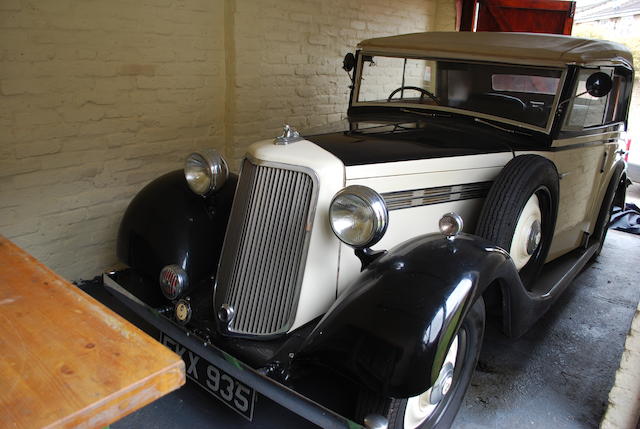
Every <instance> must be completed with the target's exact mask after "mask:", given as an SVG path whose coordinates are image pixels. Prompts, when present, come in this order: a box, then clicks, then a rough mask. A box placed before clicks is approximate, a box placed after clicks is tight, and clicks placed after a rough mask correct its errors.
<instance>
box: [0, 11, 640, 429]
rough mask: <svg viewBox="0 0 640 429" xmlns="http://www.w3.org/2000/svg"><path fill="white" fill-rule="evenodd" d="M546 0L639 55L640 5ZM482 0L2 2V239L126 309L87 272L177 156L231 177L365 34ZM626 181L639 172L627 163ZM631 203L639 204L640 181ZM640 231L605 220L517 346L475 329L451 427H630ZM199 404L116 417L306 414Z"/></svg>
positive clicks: (326, 103) (103, 259)
mask: <svg viewBox="0 0 640 429" xmlns="http://www.w3.org/2000/svg"><path fill="white" fill-rule="evenodd" d="M497 3H499V2H496V4H497ZM507 3H508V2H507ZM512 3H513V2H512ZM516 3H518V2H516ZM531 3H535V2H533V1H522V2H520V5H521V6H522V7H525V6H526V7H529V6H531ZM560 3H567V4H571V5H573V6H571V7H569V6H567V7H568V9H567V10H570V11H571V23H570V26H569V27H568V30H567V22H568V21H567V20H563V21H562V25H561V29H560V30H559V32H560V33H562V32H563V31H564V34H571V31H572V32H573V33H572V34H574V35H582V36H587V37H605V38H613V37H617V38H618V39H617V40H616V41H618V42H621V43H627V44H629V47H630V48H631V49H632V50H633V52H634V55H635V54H637V53H639V52H640V25H637V24H638V23H640V5H639V4H638V2H633V1H626V0H615V1H613V2H608V3H610V4H609V5H608V6H607V5H606V4H605V3H607V2H604V1H600V0H578V1H577V2H575V3H574V2H560ZM525 4H526V5H525ZM612 4H613V6H612ZM489 6H491V2H490V1H487V2H482V1H480V2H478V1H467V0H397V1H395V2H388V1H382V0H368V1H365V0H345V1H338V0H331V1H326V0H325V1H323V0H298V1H294V0H212V1H206V0H148V1H138V2H131V1H123V0H117V1H111V2H102V1H98V0H0V129H1V130H2V132H1V133H0V235H2V236H4V237H6V238H7V239H9V240H11V241H12V242H13V243H15V244H16V245H18V246H19V247H21V248H22V249H24V250H25V251H26V252H28V253H29V254H31V255H33V257H35V258H36V259H37V260H38V261H40V262H41V263H42V264H44V265H46V266H47V267H49V268H50V269H51V270H53V271H55V272H56V273H58V274H59V275H60V276H62V277H63V278H64V279H66V280H68V281H71V282H74V283H75V284H77V285H79V286H80V288H81V289H82V290H83V291H84V292H86V293H88V294H89V295H91V296H93V297H95V298H96V299H98V300H99V301H101V302H102V303H104V304H105V305H107V306H108V307H110V308H111V309H112V310H114V311H115V312H117V313H120V314H122V315H123V316H124V317H125V318H127V319H130V320H131V319H135V316H134V315H132V314H131V313H130V312H128V311H127V309H126V308H124V307H122V306H121V305H119V304H118V303H117V302H116V300H114V299H113V298H112V297H111V296H110V295H109V294H107V293H106V292H105V291H104V290H103V289H102V286H101V284H100V281H99V280H96V276H100V275H101V274H102V273H103V272H107V271H110V270H112V269H115V268H118V262H117V259H116V255H115V246H116V238H117V231H118V226H119V222H120V219H121V218H122V215H123V213H124V211H125V210H126V208H127V205H128V204H129V202H130V201H131V199H132V198H133V197H134V195H135V194H136V193H137V192H138V191H139V190H140V189H141V188H142V187H144V186H145V185H146V184H147V183H149V182H150V181H151V180H152V179H154V178H156V177H158V176H160V175H161V174H164V173H165V172H167V171H171V170H177V169H181V168H182V165H183V162H184V158H185V156H186V155H187V154H189V153H191V152H195V151H198V150H203V149H207V148H215V149H217V150H218V151H220V153H222V154H223V155H224V156H225V158H226V159H227V160H228V161H229V163H230V168H231V169H232V170H233V171H236V172H237V171H238V169H239V167H240V163H241V161H242V159H243V155H244V153H245V150H246V148H247V147H248V146H249V145H250V144H251V143H253V142H255V141H257V140H260V139H266V138H273V137H275V136H277V135H279V134H280V130H281V129H282V125H283V124H285V123H286V124H291V125H293V126H295V127H296V128H298V129H301V130H304V129H305V128H309V127H314V126H319V125H325V124H328V123H331V122H335V121H339V120H341V119H343V118H344V116H345V114H346V108H347V105H348V101H349V85H350V83H351V82H350V79H349V76H348V75H347V74H346V73H345V72H344V70H342V59H343V57H344V54H345V53H347V52H353V50H354V47H355V46H356V44H357V43H358V42H359V41H361V40H363V39H368V38H372V37H380V36H387V35H395V34H402V33H412V32H423V31H455V30H473V29H475V30H478V31H496V30H495V29H493V30H492V29H491V28H488V27H487V28H483V27H482V25H481V24H482V23H483V22H486V21H480V24H479V23H478V22H475V21H474V20H475V19H477V17H478V16H481V11H480V9H479V8H482V7H487V8H488V7H489ZM531 7H534V6H531ZM607 7H608V9H606V8H607ZM604 9H606V10H604ZM487 10H488V9H487ZM574 12H575V15H573V13H574ZM474 13H475V14H476V15H474ZM487 13H488V12H487ZM478 14H479V15H478ZM616 14H617V15H616ZM509 19H510V20H509V21H508V22H507V24H509V25H513V28H512V29H511V31H525V30H522V28H525V29H527V28H528V29H529V30H526V31H534V30H535V29H534V28H531V26H532V25H537V24H538V23H539V22H540V20H535V19H534V20H533V21H526V20H524V19H521V20H520V19H517V18H513V17H511V18H509ZM474 22H475V24H474ZM503 24H504V23H503ZM516 24H521V25H522V26H524V27H517V26H516ZM616 26H617V27H616ZM472 27H473V28H472ZM501 30H506V29H505V28H501ZM567 31H569V32H567ZM621 37H624V40H623V39H621ZM635 60H636V64H638V63H640V59H639V58H638V57H637V56H636V58H635ZM639 105H640V82H639V81H638V77H637V76H636V80H635V88H634V98H633V100H632V110H631V113H630V115H629V118H630V132H629V140H630V141H631V150H630V154H629V161H630V162H631V167H630V170H631V169H638V170H637V171H639V172H640V168H638V167H637V166H638V165H640V108H638V107H637V106H639ZM636 160H638V161H636ZM632 179H634V181H640V174H638V176H637V177H635V178H634V177H633V176H632ZM627 196H628V202H634V203H635V204H636V205H638V206H640V185H639V184H637V183H636V184H634V185H632V186H631V187H629V189H628V194H627ZM168 203H170V202H168ZM639 240H640V238H639V237H638V236H637V235H633V234H629V233H624V232H620V231H615V230H611V231H609V235H608V238H607V241H606V242H605V245H604V250H603V252H602V256H601V257H600V258H599V259H598V261H597V262H595V263H593V264H591V265H589V266H588V267H587V268H586V269H585V270H584V271H583V272H582V273H581V274H580V275H579V276H578V277H577V278H576V279H575V280H574V282H573V284H572V286H571V287H569V288H568V290H567V291H566V292H565V293H564V294H563V296H562V297H561V298H560V299H559V300H558V301H557V302H556V303H555V304H554V306H553V307H552V309H551V310H550V311H549V312H548V313H547V314H546V315H545V316H544V317H543V318H542V319H541V320H540V321H539V322H538V323H537V324H536V325H535V327H534V328H533V329H532V330H531V331H529V332H528V333H527V334H526V335H525V336H524V337H522V338H521V339H518V340H515V341H514V340H509V339H506V338H504V337H503V336H501V334H500V333H499V332H498V330H497V329H496V328H495V327H492V326H489V327H488V329H487V331H486V333H485V342H484V346H483V349H482V354H481V357H480V361H479V364H478V367H477V369H476V372H475V374H474V378H473V379H472V384H471V387H470V389H469V391H468V392H467V395H466V399H465V402H464V405H463V407H462V409H461V411H460V413H459V415H458V417H457V419H456V421H455V425H454V427H461V428H501V427H505V428H507V427H524V426H525V425H526V426H532V427H541V426H547V427H553V428H590V427H597V426H599V425H602V426H601V427H603V428H615V427H620V428H622V427H628V428H634V427H636V425H637V422H638V415H639V414H640V315H639V314H640V313H639V311H640V310H638V303H639V301H640V287H639V285H640V282H639V277H638V268H637V267H638V266H639V265H640V241H639ZM5 268H6V267H5ZM5 268H3V267H2V266H0V270H3V269H5ZM0 304H2V303H1V302H0ZM61 311H62V310H61ZM0 316H1V314H0ZM149 333H150V334H152V335H154V336H156V337H157V333H156V332H154V331H153V330H152V329H151V328H149ZM0 359H1V358H0ZM621 364H622V368H620V369H619V367H620V365H621ZM625 365H626V366H625ZM212 401H215V399H212V398H211V397H210V396H208V395H207V394H206V393H205V392H203V391H201V390H200V389H199V388H198V387H197V386H195V385H193V384H187V385H186V386H184V387H183V388H181V389H180V390H177V391H175V392H173V393H171V394H169V395H167V396H164V397H163V398H161V399H159V400H157V401H155V402H153V403H151V404H150V405H147V406H146V407H144V408H141V409H140V410H138V411H136V412H134V413H132V414H130V415H128V416H126V417H124V418H122V419H121V420H119V421H118V422H116V423H113V424H112V425H111V426H112V427H113V428H116V429H118V428H137V427H151V428H153V427H157V428H167V427H176V428H178V427H185V426H194V427H220V428H226V427H264V428H267V427H269V428H270V427H306V425H307V423H306V421H304V420H300V418H299V417H297V416H295V415H293V414H291V415H289V414H290V413H288V412H287V411H286V410H284V409H283V408H282V407H280V406H278V405H276V404H275V403H270V401H269V400H267V399H264V398H260V399H259V401H263V402H264V404H265V406H264V407H262V408H261V409H260V410H261V412H263V413H264V417H265V418H264V419H261V420H260V422H258V423H255V422H254V424H252V425H250V424H249V423H247V422H246V421H244V420H242V419H241V418H238V416H237V415H236V414H234V413H233V411H231V410H228V409H226V408H225V407H221V406H211V402H212ZM5 419H7V417H6V416H5V415H0V426H3V427H4V426H7V423H8V422H9V421H10V420H5ZM263 421H267V422H268V423H263Z"/></svg>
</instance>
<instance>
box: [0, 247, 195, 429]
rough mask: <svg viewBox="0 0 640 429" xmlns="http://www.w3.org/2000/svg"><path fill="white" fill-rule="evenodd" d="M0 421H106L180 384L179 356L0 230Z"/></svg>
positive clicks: (17, 424)
mask: <svg viewBox="0 0 640 429" xmlns="http://www.w3.org/2000/svg"><path fill="white" fill-rule="evenodd" d="M0 356H1V357H0V427H12V428H37V427H87V428H99V427H104V426H106V425H108V424H110V423H112V422H114V421H116V420H118V419H120V418H121V417H123V416H125V415H127V414H129V413H131V412H133V411H135V410H137V409H139V408H141V407H143V406H144V405H146V404H148V403H150V402H152V401H154V400H155V399H157V398H159V397H161V396H163V395H165V394H167V393H169V392H171V391H173V390H175V389H177V388H178V387H180V386H182V385H183V384H184V382H185V371H184V362H183V361H182V360H181V359H180V357H179V356H178V355H176V354H175V353H173V352H171V351H169V350H168V349H167V348H165V347H164V346H162V345H161V344H160V343H158V342H157V341H155V340H154V339H153V338H151V337H149V336H148V335H147V334H145V333H144V332H142V331H141V330H139V329H138V328H136V327H135V326H133V325H132V324H130V323H129V322H127V321H126V320H124V319H123V318H121V317H120V316H118V315H116V314H114V313H113V312H112V311H111V310H109V309H108V308H106V307H105V306H104V305H102V304H100V303H99V302H97V301H95V300H94V299H93V298H91V297H89V296H88V295H86V294H85V293H83V292H82V291H80V290H79V289H78V288H77V287H75V286H73V285H72V284H70V283H69V282H67V281H66V280H64V279H62V278H61V277H60V276H58V275H57V274H56V273H54V272H53V271H51V270H50V269H48V268H47V267H45V266H44V265H42V264H41V263H40V262H38V261H37V260H36V259H35V258H33V257H32V256H30V255H29V254H27V253H26V252H24V251H23V250H22V249H20V248H19V247H17V246H16V245H14V244H13V243H11V242H10V241H9V240H7V239H6V238H4V237H2V236H0Z"/></svg>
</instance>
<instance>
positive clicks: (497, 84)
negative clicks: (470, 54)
mask: <svg viewBox="0 0 640 429" xmlns="http://www.w3.org/2000/svg"><path fill="white" fill-rule="evenodd" d="M558 83H560V78H559V77H548V76H529V75H522V74H494V75H492V76H491V87H492V89H493V90H494V91H505V92H528V93H532V94H547V95H555V93H556V90H557V89H558Z"/></svg>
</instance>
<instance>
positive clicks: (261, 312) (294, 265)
mask: <svg viewBox="0 0 640 429" xmlns="http://www.w3.org/2000/svg"><path fill="white" fill-rule="evenodd" d="M314 195H315V194H314V183H313V180H312V178H311V176H310V175H309V174H307V173H305V172H303V171H299V170H294V169H289V166H287V167H286V168H278V167H273V166H266V165H258V166H256V165H254V164H253V163H251V162H249V161H246V160H245V162H244V164H243V167H242V174H241V177H240V181H239V183H238V188H237V191H236V197H235V199H234V202H233V209H232V211H231V218H230V220H229V226H228V228H227V236H226V238H225V244H224V248H223V251H222V257H221V260H220V266H219V270H218V279H217V281H216V309H218V308H220V306H221V305H222V304H228V305H230V306H231V307H233V309H234V310H235V317H234V318H233V319H232V321H231V323H230V324H229V326H228V330H229V331H230V332H232V333H237V334H246V335H252V336H267V335H275V334H279V333H283V332H286V331H287V330H288V329H289V327H291V325H292V323H293V318H294V317H295V310H296V305H297V302H298V297H299V290H300V283H301V282H302V274H303V270H304V263H305V259H306V250H307V246H308V238H309V234H310V232H311V222H312V216H311V214H312V213H311V212H310V210H311V204H312V202H313V201H312V200H313V199H314Z"/></svg>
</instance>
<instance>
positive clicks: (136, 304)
mask: <svg viewBox="0 0 640 429" xmlns="http://www.w3.org/2000/svg"><path fill="white" fill-rule="evenodd" d="M114 277H115V276H113V275H112V274H110V273H106V274H104V275H103V283H104V286H105V287H106V288H107V290H108V291H109V292H110V293H111V295H113V296H114V297H115V298H116V299H118V300H119V301H120V302H122V303H123V304H124V305H125V306H127V307H128V308H129V309H130V310H132V311H133V312H134V313H135V314H136V315H138V316H139V317H140V318H142V319H143V320H144V321H146V322H147V323H149V324H151V325H152V326H153V327H155V328H156V329H158V330H160V331H161V332H164V333H165V334H167V335H169V336H170V337H171V338H173V339H175V340H176V341H178V342H179V343H181V344H182V345H183V346H185V347H187V348H188V349H190V350H192V351H193V352H195V353H197V354H199V355H200V356H202V358H204V359H206V360H207V361H209V362H210V363H212V364H213V365H215V366H217V367H219V368H221V369H222V370H223V371H226V372H227V373H229V374H230V375H232V376H233V377H235V378H237V379H238V380H239V381H241V382H243V383H245V384H247V385H249V386H251V387H252V388H253V389H255V390H256V392H258V393H260V394H262V395H264V396H265V397H268V398H269V399H271V400H272V401H274V402H276V403H278V404H279V405H281V406H283V407H285V408H287V409H288V410H290V411H291V412H293V413H295V414H298V415H299V416H301V417H302V418H304V419H306V420H308V421H309V422H311V423H314V424H316V425H318V426H320V427H323V428H340V429H343V428H349V429H355V428H362V427H363V426H361V425H360V424H358V423H355V422H353V421H351V420H349V419H347V418H345V417H342V416H340V415H338V414H336V413H335V412H333V411H331V410H329V409H327V408H325V407H323V406H322V405H319V404H318V403H316V402H314V401H312V400H310V399H309V398H307V397H305V396H303V395H300V394H299V393H297V392H295V391H294V390H291V389H290V388H288V387H286V386H284V385H282V384H280V383H278V382H277V381H275V380H273V379H271V378H269V377H267V376H265V375H262V374H260V373H259V372H257V371H256V370H255V369H253V368H252V367H250V366H248V365H246V364H245V363H243V362H241V361H239V360H238V359H236V358H234V357H233V356H231V355H229V354H228V353H226V352H224V351H223V350H221V349H220V348H218V347H217V346H215V345H214V344H211V343H208V342H205V341H204V340H202V339H200V338H198V337H197V336H195V335H194V334H192V333H191V332H189V331H187V330H186V329H185V328H183V327H182V326H179V325H177V324H176V323H174V322H173V321H171V320H170V319H167V318H166V317H164V316H162V315H161V314H160V313H159V312H158V311H156V310H155V309H153V308H152V307H150V306H148V305H147V304H145V303H144V302H142V301H141V300H139V299H138V298H136V297H135V296H134V295H132V294H131V293H130V292H128V291H127V290H126V289H125V288H123V287H122V286H121V285H119V284H118V283H117V282H116V281H115V280H114Z"/></svg>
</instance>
